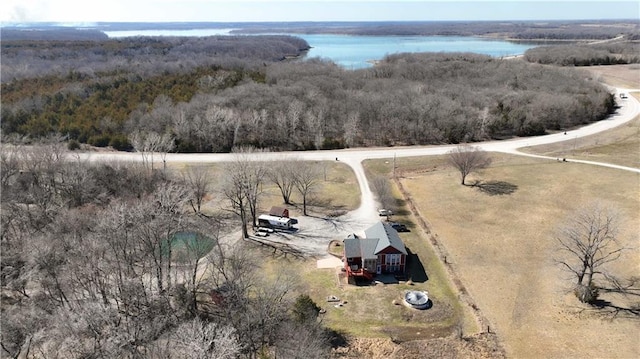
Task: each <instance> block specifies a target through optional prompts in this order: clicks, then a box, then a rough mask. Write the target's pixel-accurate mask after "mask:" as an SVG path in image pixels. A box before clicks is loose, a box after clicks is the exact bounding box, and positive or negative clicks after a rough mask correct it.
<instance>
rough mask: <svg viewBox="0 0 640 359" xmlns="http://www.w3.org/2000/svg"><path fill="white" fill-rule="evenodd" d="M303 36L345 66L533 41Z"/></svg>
mask: <svg viewBox="0 0 640 359" xmlns="http://www.w3.org/2000/svg"><path fill="white" fill-rule="evenodd" d="M231 30H232V29H197V30H133V31H105V33H106V34H107V36H109V37H128V36H211V35H228V34H229V33H230V31H231ZM290 35H293V36H297V37H301V38H303V39H305V40H306V41H307V42H308V43H309V45H311V47H312V48H311V50H309V53H308V54H307V57H309V58H311V57H320V58H325V59H329V60H331V61H333V62H335V63H337V64H339V65H341V66H343V67H345V68H347V69H360V68H365V67H370V66H372V64H371V62H372V61H375V60H380V59H382V58H383V57H384V56H385V55H390V54H396V53H401V52H474V53H479V54H485V55H489V56H494V57H503V56H513V55H521V54H523V53H524V52H525V51H526V50H527V49H529V48H531V47H533V46H535V45H524V44H516V43H512V42H507V41H499V40H487V39H482V38H477V37H462V36H353V35H332V34H315V35H306V34H290Z"/></svg>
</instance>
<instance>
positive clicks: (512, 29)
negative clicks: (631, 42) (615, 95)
mask: <svg viewBox="0 0 640 359" xmlns="http://www.w3.org/2000/svg"><path fill="white" fill-rule="evenodd" d="M240 27H241V29H240V30H236V31H235V32H236V33H254V34H255V33H269V32H285V33H305V34H348V35H369V36H392V35H403V36H412V35H415V36H497V37H502V38H508V39H515V40H521V41H525V40H535V41H539V40H568V41H570V40H604V39H612V38H614V37H617V36H620V35H624V36H627V37H629V38H631V39H633V38H635V37H637V36H638V35H640V21H638V20H637V19H636V20H591V21H544V22H543V21H499V22H498V21H465V22H461V21H432V22H364V23H363V22H330V23H325V22H319V23H287V24H273V23H272V24H260V23H257V24H247V25H245V26H240Z"/></svg>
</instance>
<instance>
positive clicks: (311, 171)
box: [293, 162, 322, 216]
mask: <svg viewBox="0 0 640 359" xmlns="http://www.w3.org/2000/svg"><path fill="white" fill-rule="evenodd" d="M293 175H294V184H295V186H296V188H297V189H298V192H300V195H302V213H303V214H304V215H305V216H306V215H307V200H308V199H309V195H311V193H313V191H314V189H315V188H316V187H317V186H318V184H319V183H320V179H321V178H322V176H321V171H320V167H319V166H318V164H317V163H312V162H300V163H299V164H298V166H297V168H296V172H295V173H294V174H293Z"/></svg>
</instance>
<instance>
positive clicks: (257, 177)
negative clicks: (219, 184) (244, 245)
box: [222, 149, 266, 238]
mask: <svg viewBox="0 0 640 359" xmlns="http://www.w3.org/2000/svg"><path fill="white" fill-rule="evenodd" d="M265 176H266V166H265V165H264V163H262V162H257V161H254V160H252V159H251V150H249V149H240V150H238V151H237V152H236V158H235V160H234V161H233V162H231V163H229V164H227V165H226V166H225V178H224V185H223V190H222V191H223V194H224V196H225V197H226V198H227V199H228V200H229V201H230V202H231V209H232V211H233V212H234V213H236V214H237V215H238V216H239V217H240V220H241V221H242V236H243V237H244V238H249V231H248V229H247V225H248V222H249V218H248V216H251V221H252V225H255V223H256V218H257V207H258V200H259V198H260V195H261V193H262V181H263V180H264V177H265Z"/></svg>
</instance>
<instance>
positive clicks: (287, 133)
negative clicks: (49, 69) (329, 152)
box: [2, 54, 615, 152]
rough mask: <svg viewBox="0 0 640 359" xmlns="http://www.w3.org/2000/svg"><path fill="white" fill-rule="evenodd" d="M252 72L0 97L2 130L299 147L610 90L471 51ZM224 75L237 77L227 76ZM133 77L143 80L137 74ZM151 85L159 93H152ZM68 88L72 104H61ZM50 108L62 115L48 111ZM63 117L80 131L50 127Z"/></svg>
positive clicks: (214, 146)
mask: <svg viewBox="0 0 640 359" xmlns="http://www.w3.org/2000/svg"><path fill="white" fill-rule="evenodd" d="M261 71H264V72H260V73H261V74H262V76H260V75H258V74H253V75H251V76H248V75H247V74H246V73H244V75H242V76H240V75H236V73H234V72H229V71H223V70H220V71H217V72H216V73H215V74H203V75H202V76H201V77H199V78H197V76H196V77H193V78H192V79H194V80H195V78H197V80H196V82H197V83H198V91H197V92H196V93H195V95H193V97H191V98H190V99H187V100H182V99H177V98H176V97H172V96H168V95H167V94H159V93H160V92H161V91H147V92H144V91H143V92H141V93H143V94H146V97H144V98H141V97H140V96H137V95H136V93H134V92H131V89H132V83H131V81H130V80H123V82H122V84H121V85H120V86H118V87H117V88H116V87H115V86H114V85H113V84H114V83H108V82H107V83H106V84H105V86H106V88H108V89H109V91H111V92H110V93H112V95H110V96H106V97H103V98H100V97H99V96H98V95H99V94H103V93H104V92H95V93H93V94H92V95H90V96H88V97H86V99H82V98H78V97H74V96H76V95H71V94H69V93H63V92H58V93H56V94H55V95H54V96H57V97H59V101H58V100H57V102H56V103H60V104H65V105H64V107H62V109H64V110H62V111H61V107H60V106H57V107H55V106H54V107H52V106H51V105H50V104H49V103H50V102H49V103H45V105H39V106H40V107H37V106H38V103H41V102H37V101H35V100H36V99H38V98H41V97H38V96H35V97H31V98H27V99H24V100H22V101H20V102H18V103H14V104H8V105H4V104H3V109H2V126H3V127H2V129H3V132H4V134H5V135H6V134H9V133H11V132H12V131H16V132H18V133H20V134H24V135H34V134H36V133H33V132H32V131H36V130H38V129H40V128H47V129H50V130H51V131H52V132H58V133H61V134H63V135H69V136H70V138H71V139H75V140H79V141H83V140H85V138H86V139H87V141H89V138H91V137H83V136H82V134H83V133H87V134H90V133H93V135H92V136H93V138H94V140H95V139H96V138H98V139H100V138H101V136H108V137H107V138H105V139H104V140H101V141H94V140H92V143H93V144H97V145H104V144H105V143H107V142H111V140H112V139H114V138H119V139H122V140H124V139H127V138H128V137H129V135H130V134H132V133H134V132H154V133H157V134H167V133H168V134H170V135H172V136H174V137H175V141H176V150H177V151H179V152H211V151H213V152H228V151H230V150H231V149H233V148H234V147H241V146H251V147H257V148H268V149H272V150H304V149H330V148H343V147H359V146H389V145H413V144H442V143H459V142H473V141H482V140H486V139H498V138H507V137H512V136H532V135H541V134H544V133H546V132H547V131H549V130H560V129H566V128H570V127H573V126H577V125H581V124H586V123H590V122H593V121H598V120H601V119H603V118H605V117H606V116H607V115H608V114H609V113H611V112H612V111H613V109H614V106H615V102H614V97H613V96H612V95H611V94H610V93H608V92H607V91H606V89H604V88H603V87H602V86H600V85H599V84H597V83H595V82H593V81H589V80H587V79H586V78H587V76H584V74H581V73H578V72H575V71H572V70H566V69H560V68H549V67H544V66H542V65H537V64H530V63H526V62H523V61H513V60H500V59H494V58H491V57H488V56H483V55H476V54H402V55H393V56H388V57H387V58H385V59H384V60H382V61H381V62H380V63H378V64H377V65H376V66H375V67H373V68H370V69H364V70H358V71H347V70H344V69H342V68H340V67H338V66H337V65H335V64H333V63H331V62H326V61H322V60H317V59H315V60H314V59H311V60H308V61H303V62H287V63H279V64H272V65H269V66H267V67H265V68H264V69H262V70H261ZM229 76H230V77H231V78H232V79H236V80H240V79H241V80H240V81H236V80H234V81H228V82H227V80H225V79H227V78H228V77H229ZM160 78H162V77H160ZM221 83H222V84H223V85H222V86H220V85H219V84H221ZM139 86H141V88H150V86H149V82H148V81H147V82H144V81H143V82H142V83H140V84H139ZM121 90H122V91H121ZM166 90H167V93H171V92H170V91H169V90H168V89H166ZM150 94H153V95H156V94H159V95H158V96H157V97H156V98H154V99H151V98H150V96H149V95H150ZM187 97H188V96H187ZM71 98H76V100H74V101H75V105H74V104H73V102H72V104H71V105H69V101H70V100H69V99H71ZM116 98H117V99H123V100H122V101H126V100H127V99H128V100H132V103H135V102H137V101H143V102H141V103H140V105H138V106H137V107H136V108H135V109H134V110H133V111H130V112H128V110H122V111H121V112H118V111H117V110H118V109H129V108H131V106H130V105H131V103H129V105H127V106H125V105H124V104H120V102H118V101H116V102H115V104H114V99H116ZM83 103H87V104H90V105H87V106H85V105H83ZM109 106H112V107H111V110H110V111H105V112H101V113H99V116H102V117H96V116H92V115H91V113H92V112H85V113H81V112H78V111H77V110H78V109H81V108H86V109H87V111H89V110H91V109H93V110H91V111H93V113H96V111H97V110H96V109H97V108H103V107H107V108H109ZM34 108H37V110H36V111H34V110H33V109H34ZM111 111H113V113H110V112H111ZM61 114H66V115H64V116H69V118H70V120H66V122H63V121H58V120H57V119H58V118H60V117H61V116H63V115H61ZM68 123H74V124H77V126H87V128H88V129H89V130H87V131H86V132H82V131H78V130H76V129H73V128H71V127H68V126H67V127H63V126H61V124H68ZM83 124H86V125H83ZM91 131H93V132H91ZM37 134H41V133H37ZM107 144H108V143H107ZM112 145H113V144H112ZM128 145H129V144H128V143H122V146H121V147H122V148H125V147H127V146H128Z"/></svg>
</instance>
